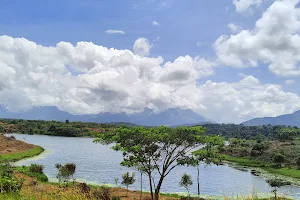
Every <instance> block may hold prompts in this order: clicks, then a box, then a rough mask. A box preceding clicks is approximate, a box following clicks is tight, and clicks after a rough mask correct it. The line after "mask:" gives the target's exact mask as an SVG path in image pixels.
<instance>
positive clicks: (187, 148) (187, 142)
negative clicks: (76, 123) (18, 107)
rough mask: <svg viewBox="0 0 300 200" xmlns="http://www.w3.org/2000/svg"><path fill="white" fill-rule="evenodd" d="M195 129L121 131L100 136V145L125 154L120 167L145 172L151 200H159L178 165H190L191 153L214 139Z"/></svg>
mask: <svg viewBox="0 0 300 200" xmlns="http://www.w3.org/2000/svg"><path fill="white" fill-rule="evenodd" d="M204 133H205V129H204V128H202V127H200V126H196V127H177V128H170V127H164V126H162V127H152V128H146V127H133V128H128V127H120V128H118V129H116V130H115V131H113V132H110V133H101V134H100V135H99V138H98V139H96V140H95V142H98V143H104V144H110V143H113V144H114V146H113V149H114V150H116V151H122V152H123V161H122V163H121V165H123V166H127V167H131V168H135V169H138V170H140V171H143V173H145V174H146V175H147V176H148V178H149V187H150V192H151V198H152V200H158V199H159V193H160V189H161V186H162V184H163V181H164V180H165V178H166V176H168V175H169V174H170V172H171V171H172V170H173V169H174V168H176V167H177V166H179V165H183V164H188V162H189V160H190V159H189V158H191V157H192V156H193V155H192V152H193V151H195V150H197V149H199V148H201V147H203V145H206V142H207V141H209V140H208V138H209V137H211V136H205V135H204Z"/></svg>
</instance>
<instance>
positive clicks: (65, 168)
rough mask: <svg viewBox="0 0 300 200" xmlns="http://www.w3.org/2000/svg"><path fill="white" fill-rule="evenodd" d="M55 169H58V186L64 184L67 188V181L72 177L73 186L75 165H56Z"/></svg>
mask: <svg viewBox="0 0 300 200" xmlns="http://www.w3.org/2000/svg"><path fill="white" fill-rule="evenodd" d="M55 167H56V168H57V169H58V173H57V176H56V177H57V179H58V183H59V185H60V184H61V183H65V184H66V186H68V183H69V180H70V178H71V177H72V179H73V185H74V183H75V178H74V174H75V171H76V165H75V164H73V163H67V164H65V165H61V164H56V165H55Z"/></svg>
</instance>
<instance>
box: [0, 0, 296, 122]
mask: <svg viewBox="0 0 300 200" xmlns="http://www.w3.org/2000/svg"><path fill="white" fill-rule="evenodd" d="M299 2H300V0H277V1H273V0H222V1H220V0H203V1H199V0H188V1H182V0H124V1H120V0H109V1H105V0H64V1H61V0H51V1H40V0H28V1H11V0H2V1H1V7H0V104H1V105H2V107H5V108H6V109H8V110H9V111H13V112H23V111H26V110H28V109H31V108H32V107H35V106H56V107H58V108H59V109H61V110H63V111H67V112H69V113H72V114H97V113H103V112H111V113H120V112H126V113H128V114H130V113H137V112H141V111H143V110H144V109H145V108H150V109H153V110H154V111H155V112H161V111H164V110H167V109H169V108H182V109H192V110H193V111H195V112H197V113H198V114H201V115H203V116H205V117H207V118H209V119H212V120H214V121H216V122H223V123H228V122H234V123H239V122H243V121H246V120H249V119H252V118H255V117H266V116H278V115H282V114H288V113H292V112H295V111H297V110H300V65H299V62H300V35H299V30H300V8H299Z"/></svg>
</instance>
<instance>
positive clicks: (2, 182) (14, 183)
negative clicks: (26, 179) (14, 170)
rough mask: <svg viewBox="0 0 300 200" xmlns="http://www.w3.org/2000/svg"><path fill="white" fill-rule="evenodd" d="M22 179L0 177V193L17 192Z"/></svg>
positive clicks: (20, 186)
mask: <svg viewBox="0 0 300 200" xmlns="http://www.w3.org/2000/svg"><path fill="white" fill-rule="evenodd" d="M22 185H23V180H18V179H15V178H10V177H0V193H15V194H18V193H19V192H20V190H21V188H22Z"/></svg>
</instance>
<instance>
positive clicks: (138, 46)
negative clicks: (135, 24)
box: [133, 37, 152, 56]
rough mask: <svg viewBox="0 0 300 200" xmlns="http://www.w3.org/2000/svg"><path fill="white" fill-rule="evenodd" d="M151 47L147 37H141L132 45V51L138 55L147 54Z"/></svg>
mask: <svg viewBox="0 0 300 200" xmlns="http://www.w3.org/2000/svg"><path fill="white" fill-rule="evenodd" d="M151 48H152V44H150V42H149V40H148V39H147V38H143V37H142V38H139V39H137V40H136V41H135V42H134V45H133V51H134V53H135V54H137V55H140V56H148V55H149V53H150V50H151Z"/></svg>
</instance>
